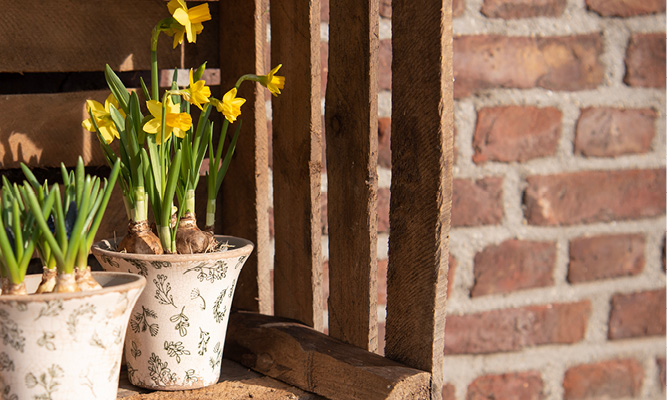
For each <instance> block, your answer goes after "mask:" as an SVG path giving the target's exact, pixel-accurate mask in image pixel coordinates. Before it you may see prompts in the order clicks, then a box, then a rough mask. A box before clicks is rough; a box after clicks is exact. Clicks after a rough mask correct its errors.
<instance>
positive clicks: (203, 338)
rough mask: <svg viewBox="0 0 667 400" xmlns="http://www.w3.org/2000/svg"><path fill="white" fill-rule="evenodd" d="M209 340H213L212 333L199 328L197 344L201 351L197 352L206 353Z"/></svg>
mask: <svg viewBox="0 0 667 400" xmlns="http://www.w3.org/2000/svg"><path fill="white" fill-rule="evenodd" d="M209 340H211V334H210V333H208V332H206V331H204V330H202V328H199V344H198V345H197V348H198V349H199V351H198V352H197V354H199V355H200V356H203V355H204V353H206V346H207V345H208V341H209Z"/></svg>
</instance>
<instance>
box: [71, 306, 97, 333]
mask: <svg viewBox="0 0 667 400" xmlns="http://www.w3.org/2000/svg"><path fill="white" fill-rule="evenodd" d="M95 312H96V311H95V305H93V304H90V303H86V304H84V305H82V306H81V307H79V308H77V309H76V310H74V311H72V313H71V314H70V315H69V317H68V318H67V330H68V331H69V334H70V335H71V336H72V337H73V338H74V340H77V338H76V333H77V332H76V331H77V327H78V325H79V320H80V319H81V318H82V317H87V318H88V319H92V318H93V316H94V315H95Z"/></svg>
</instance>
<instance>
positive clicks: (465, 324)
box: [445, 300, 591, 355]
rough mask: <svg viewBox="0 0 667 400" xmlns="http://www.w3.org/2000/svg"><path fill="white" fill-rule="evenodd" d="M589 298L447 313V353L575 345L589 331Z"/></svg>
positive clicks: (480, 352)
mask: <svg viewBox="0 0 667 400" xmlns="http://www.w3.org/2000/svg"><path fill="white" fill-rule="evenodd" d="M590 312H591V304H590V302H589V301H587V300H586V301H581V302H577V303H559V304H545V305H537V306H528V307H520V308H508V309H500V310H492V311H485V312H481V313H476V314H468V315H449V316H447V326H446V328H445V337H446V344H445V354H447V355H449V354H482V353H497V352H507V351H517V350H521V349H523V348H526V347H533V346H538V345H544V344H571V343H576V342H579V341H581V340H582V339H583V338H584V335H585V333H586V326H587V325H588V317H589V314H590Z"/></svg>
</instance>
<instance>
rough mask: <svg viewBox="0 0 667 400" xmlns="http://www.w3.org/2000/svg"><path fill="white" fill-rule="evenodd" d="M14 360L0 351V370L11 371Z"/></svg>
mask: <svg viewBox="0 0 667 400" xmlns="http://www.w3.org/2000/svg"><path fill="white" fill-rule="evenodd" d="M13 370H14V361H12V360H11V359H10V358H9V355H8V354H7V353H5V352H2V353H0V371H13Z"/></svg>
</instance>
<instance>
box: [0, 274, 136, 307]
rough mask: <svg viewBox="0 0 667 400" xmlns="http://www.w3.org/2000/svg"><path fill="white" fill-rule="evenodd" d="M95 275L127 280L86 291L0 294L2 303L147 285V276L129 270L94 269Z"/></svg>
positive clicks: (77, 296) (81, 295)
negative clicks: (108, 270)
mask: <svg viewBox="0 0 667 400" xmlns="http://www.w3.org/2000/svg"><path fill="white" fill-rule="evenodd" d="M92 274H93V277H94V278H95V277H97V276H106V277H117V278H120V279H124V280H126V282H124V283H119V284H116V285H113V286H106V287H104V286H103V287H102V289H96V290H90V291H85V292H73V293H40V294H35V293H31V294H28V295H20V294H8V295H0V303H5V302H10V301H17V302H22V303H29V302H36V301H53V300H69V299H81V298H85V297H92V296H98V295H103V294H107V293H114V292H125V291H129V290H132V289H141V288H143V287H144V286H146V278H144V277H143V276H141V275H139V274H132V273H129V272H115V271H111V272H106V271H93V272H92ZM41 276H42V275H41V274H30V275H26V276H25V278H26V279H27V278H31V279H41Z"/></svg>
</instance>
